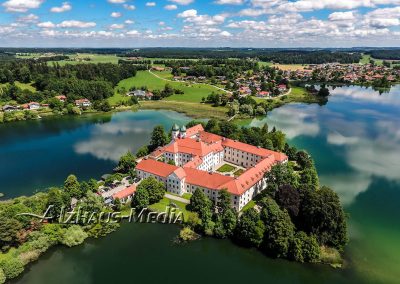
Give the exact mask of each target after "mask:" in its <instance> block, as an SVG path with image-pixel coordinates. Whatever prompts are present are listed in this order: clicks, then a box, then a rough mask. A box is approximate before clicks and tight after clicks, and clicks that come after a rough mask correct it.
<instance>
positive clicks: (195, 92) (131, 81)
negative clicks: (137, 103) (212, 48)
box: [109, 71, 221, 104]
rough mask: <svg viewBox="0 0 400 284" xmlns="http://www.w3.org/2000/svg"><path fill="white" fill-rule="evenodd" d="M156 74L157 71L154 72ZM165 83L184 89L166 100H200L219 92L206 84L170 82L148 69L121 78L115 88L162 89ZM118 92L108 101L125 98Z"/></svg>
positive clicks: (163, 73)
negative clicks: (179, 93) (123, 78)
mask: <svg viewBox="0 0 400 284" xmlns="http://www.w3.org/2000/svg"><path fill="white" fill-rule="evenodd" d="M160 73H162V76H161V77H164V76H166V74H165V73H166V72H160ZM155 74H158V73H155ZM166 84H170V85H171V86H172V87H173V88H175V89H179V90H182V91H184V92H185V93H184V94H183V95H176V94H175V95H172V96H170V97H168V98H166V99H165V100H166V101H180V102H197V103H199V102H201V99H202V98H203V97H207V96H208V95H209V94H211V93H212V92H221V91H220V90H218V89H217V88H215V87H212V86H210V85H206V84H189V83H182V82H170V81H166V80H163V79H161V78H157V77H156V76H154V75H153V74H151V73H150V72H149V71H138V72H137V74H136V76H135V77H131V78H128V79H125V80H122V81H121V82H120V83H119V84H118V86H117V87H116V89H120V88H125V90H126V91H128V90H129V89H130V88H132V87H136V88H141V87H143V86H145V87H147V88H148V89H149V90H150V91H153V90H162V89H164V87H165V85H166ZM126 99H127V98H124V97H123V96H122V95H120V94H117V92H116V94H115V95H114V97H112V98H110V100H109V101H110V103H111V104H115V103H116V102H118V101H121V100H126Z"/></svg>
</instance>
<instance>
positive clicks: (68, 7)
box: [50, 2, 72, 13]
mask: <svg viewBox="0 0 400 284" xmlns="http://www.w3.org/2000/svg"><path fill="white" fill-rule="evenodd" d="M71 9H72V6H71V4H69V3H68V2H63V3H62V5H61V6H60V7H53V8H51V9H50V11H51V12H53V13H63V12H66V11H70V10H71Z"/></svg>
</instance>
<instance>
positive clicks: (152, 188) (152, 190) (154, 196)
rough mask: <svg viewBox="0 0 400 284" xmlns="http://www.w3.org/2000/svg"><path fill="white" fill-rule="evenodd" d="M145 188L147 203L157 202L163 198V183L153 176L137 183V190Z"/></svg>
mask: <svg viewBox="0 0 400 284" xmlns="http://www.w3.org/2000/svg"><path fill="white" fill-rule="evenodd" d="M139 189H140V190H141V189H143V190H146V191H147V193H148V197H149V204H153V203H157V202H159V201H160V200H161V199H163V197H164V195H165V185H164V183H162V182H160V181H158V180H156V179H155V178H154V177H149V178H146V179H144V180H142V182H141V183H140V184H139V185H138V187H137V190H139Z"/></svg>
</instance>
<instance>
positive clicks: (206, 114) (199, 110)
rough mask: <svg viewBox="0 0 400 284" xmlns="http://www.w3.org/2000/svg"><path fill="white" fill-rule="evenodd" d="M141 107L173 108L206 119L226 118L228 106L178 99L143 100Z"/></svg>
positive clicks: (153, 108) (193, 116)
mask: <svg viewBox="0 0 400 284" xmlns="http://www.w3.org/2000/svg"><path fill="white" fill-rule="evenodd" d="M140 108H141V109H152V110H173V111H176V112H180V113H184V114H186V115H187V116H190V117H192V118H204V119H212V118H215V119H226V118H227V112H228V108H226V107H213V106H211V105H210V104H199V103H190V102H177V101H143V102H140Z"/></svg>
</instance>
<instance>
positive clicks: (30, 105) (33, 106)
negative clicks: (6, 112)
mask: <svg viewBox="0 0 400 284" xmlns="http://www.w3.org/2000/svg"><path fill="white" fill-rule="evenodd" d="M22 108H23V109H29V110H37V109H40V104H39V103H37V102H30V103H27V104H24V105H22Z"/></svg>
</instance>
